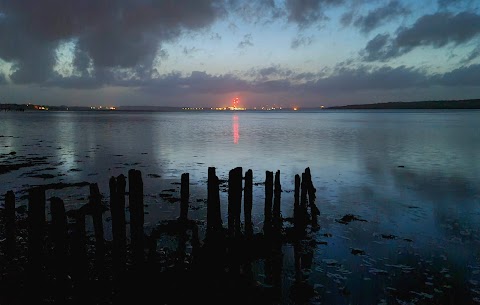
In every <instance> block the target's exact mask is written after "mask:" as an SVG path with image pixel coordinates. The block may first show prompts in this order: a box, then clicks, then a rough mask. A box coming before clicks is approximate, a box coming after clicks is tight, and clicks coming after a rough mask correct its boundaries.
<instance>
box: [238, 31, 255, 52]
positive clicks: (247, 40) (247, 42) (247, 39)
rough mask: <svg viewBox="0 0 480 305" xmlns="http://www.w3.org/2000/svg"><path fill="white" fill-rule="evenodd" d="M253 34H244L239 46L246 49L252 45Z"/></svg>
mask: <svg viewBox="0 0 480 305" xmlns="http://www.w3.org/2000/svg"><path fill="white" fill-rule="evenodd" d="M252 46H253V42H252V34H245V35H243V39H242V41H240V42H239V43H238V48H240V49H245V48H246V47H252Z"/></svg>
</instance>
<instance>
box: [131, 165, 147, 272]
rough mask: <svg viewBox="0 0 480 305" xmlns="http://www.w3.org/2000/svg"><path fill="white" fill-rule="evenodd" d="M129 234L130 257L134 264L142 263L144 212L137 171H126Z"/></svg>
mask: <svg viewBox="0 0 480 305" xmlns="http://www.w3.org/2000/svg"><path fill="white" fill-rule="evenodd" d="M128 180H129V183H128V185H129V208H130V234H131V240H132V254H133V255H132V256H133V262H134V264H136V265H138V264H141V263H143V262H144V245H143V243H144V236H143V234H144V232H143V224H144V212H143V181H142V173H141V172H140V171H139V170H135V169H131V170H129V171H128Z"/></svg>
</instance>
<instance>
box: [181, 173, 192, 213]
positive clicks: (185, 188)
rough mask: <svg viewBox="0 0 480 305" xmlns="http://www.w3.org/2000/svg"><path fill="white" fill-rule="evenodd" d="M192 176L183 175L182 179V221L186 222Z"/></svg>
mask: <svg viewBox="0 0 480 305" xmlns="http://www.w3.org/2000/svg"><path fill="white" fill-rule="evenodd" d="M189 179H190V176H189V174H188V173H183V174H182V178H181V189H180V198H181V199H180V220H182V221H186V220H187V219H188V200H189V197H190V186H189Z"/></svg>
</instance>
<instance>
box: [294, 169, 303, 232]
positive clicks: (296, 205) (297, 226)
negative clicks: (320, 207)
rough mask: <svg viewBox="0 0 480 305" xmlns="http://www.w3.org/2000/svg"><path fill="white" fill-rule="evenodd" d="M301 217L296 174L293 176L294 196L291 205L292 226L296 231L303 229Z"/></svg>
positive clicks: (298, 177) (297, 176) (298, 183)
mask: <svg viewBox="0 0 480 305" xmlns="http://www.w3.org/2000/svg"><path fill="white" fill-rule="evenodd" d="M303 215H304V214H303V211H302V206H301V205H300V176H299V175H298V174H297V175H295V195H294V205H293V224H294V227H295V229H296V230H297V231H298V230H300V228H302V227H303V220H304V219H303V218H304V217H303Z"/></svg>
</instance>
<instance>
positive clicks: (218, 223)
mask: <svg viewBox="0 0 480 305" xmlns="http://www.w3.org/2000/svg"><path fill="white" fill-rule="evenodd" d="M219 192H220V189H219V182H218V177H217V176H216V175H215V167H209V168H208V197H207V234H209V233H218V232H220V230H221V229H222V214H221V213H220V194H219Z"/></svg>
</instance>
